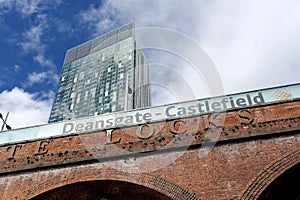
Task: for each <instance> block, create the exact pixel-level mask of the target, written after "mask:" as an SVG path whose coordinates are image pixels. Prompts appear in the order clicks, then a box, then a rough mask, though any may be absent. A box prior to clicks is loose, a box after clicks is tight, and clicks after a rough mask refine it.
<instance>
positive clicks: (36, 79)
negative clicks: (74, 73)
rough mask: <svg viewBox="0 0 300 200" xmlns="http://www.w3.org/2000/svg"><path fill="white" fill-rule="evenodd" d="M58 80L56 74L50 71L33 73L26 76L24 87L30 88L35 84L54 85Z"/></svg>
mask: <svg viewBox="0 0 300 200" xmlns="http://www.w3.org/2000/svg"><path fill="white" fill-rule="evenodd" d="M58 80H59V77H58V75H57V74H54V73H53V72H52V71H47V72H33V73H31V74H28V77H27V81H26V83H25V85H24V86H25V87H30V86H32V85H34V84H37V83H43V82H46V81H47V82H48V83H54V84H56V83H57V82H58Z"/></svg>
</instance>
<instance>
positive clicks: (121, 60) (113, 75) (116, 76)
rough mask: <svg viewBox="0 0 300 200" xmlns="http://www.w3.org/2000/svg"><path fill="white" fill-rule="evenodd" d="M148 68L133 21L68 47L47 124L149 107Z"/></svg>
mask: <svg viewBox="0 0 300 200" xmlns="http://www.w3.org/2000/svg"><path fill="white" fill-rule="evenodd" d="M149 71H150V66H149V64H148V62H147V60H146V58H145V56H144V54H143V52H142V51H140V50H137V49H136V44H135V39H134V24H133V23H131V24H128V25H125V26H123V27H121V28H119V29H116V30H114V31H111V32H109V33H107V34H105V35H102V36H100V37H97V38H95V39H93V40H90V41H88V42H86V43H83V44H81V45H79V46H76V47H74V48H72V49H69V50H68V51H67V53H66V56H65V60H64V65H63V69H62V74H61V77H60V81H59V85H58V90H57V93H56V96H55V99H54V103H53V106H52V110H51V113H50V117H49V123H51V122H57V121H64V120H70V119H76V118H81V117H86V116H95V115H101V114H104V113H110V112H118V111H124V110H131V109H134V108H143V107H149V106H150V104H151V102H150V86H149V73H150V72H149Z"/></svg>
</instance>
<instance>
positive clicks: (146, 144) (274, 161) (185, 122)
mask: <svg viewBox="0 0 300 200" xmlns="http://www.w3.org/2000/svg"><path fill="white" fill-rule="evenodd" d="M179 126H180V127H179ZM299 128H300V102H299V101H294V102H285V103H280V104H272V105H262V106H257V107H251V108H247V109H236V110H231V111H228V112H226V113H219V114H213V115H211V114H209V115H203V116H195V117H191V118H186V119H176V120H171V121H168V122H156V123H152V124H150V125H149V126H143V128H142V133H141V134H140V133H139V130H140V129H141V127H140V126H134V127H125V128H120V129H118V130H113V132H112V137H111V138H110V137H108V136H107V134H106V132H105V131H101V132H95V133H88V134H82V135H72V136H65V137H56V138H49V139H46V140H41V141H31V142H24V143H19V144H10V145H3V146H0V169H1V171H0V173H1V176H0V193H2V195H0V198H1V197H2V199H5V200H6V199H29V198H31V197H34V196H36V195H38V194H41V193H43V192H46V191H49V190H51V189H54V188H57V187H60V186H64V185H67V184H71V183H76V182H82V181H88V180H120V181H127V182H131V183H135V184H138V185H143V186H146V187H149V188H152V189H154V190H157V191H159V192H161V193H163V194H166V195H167V196H169V197H171V198H173V199H192V198H195V199H196V198H200V199H239V198H242V199H253V198H256V197H258V196H259V194H260V193H261V192H262V191H263V189H264V188H265V187H266V186H267V185H268V184H270V183H271V182H272V180H274V179H275V178H276V177H277V176H279V175H280V174H281V173H283V172H284V171H285V170H287V169H288V168H290V167H291V166H293V165H295V164H296V163H299V161H300V156H299V152H300V137H299V134H298V132H299ZM152 130H154V132H153V135H151V133H152V132H151V131H152ZM147 136H149V138H148V137H147ZM150 136H151V137H150ZM215 139H218V142H217V143H216V144H215V142H214V141H215ZM205 145H214V147H213V148H210V147H209V146H208V147H205ZM188 147H189V149H188ZM141 152H143V153H141Z"/></svg>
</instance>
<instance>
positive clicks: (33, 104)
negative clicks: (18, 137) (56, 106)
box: [0, 87, 53, 129]
mask: <svg viewBox="0 0 300 200" xmlns="http://www.w3.org/2000/svg"><path fill="white" fill-rule="evenodd" d="M52 100H53V93H49V94H48V95H47V96H46V98H45V96H43V99H39V98H38V94H32V93H28V92H25V91H24V90H23V89H20V88H17V87H16V88H13V89H12V90H10V91H9V90H5V91H3V92H2V93H0V112H1V113H2V115H6V113H7V112H9V117H8V121H7V123H8V125H10V126H11V127H12V128H13V129H16V128H21V127H27V126H33V125H38V124H44V123H47V120H48V116H49V114H50V109H51V106H52V103H51V102H52Z"/></svg>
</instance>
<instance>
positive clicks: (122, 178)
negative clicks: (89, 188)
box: [26, 172, 199, 200]
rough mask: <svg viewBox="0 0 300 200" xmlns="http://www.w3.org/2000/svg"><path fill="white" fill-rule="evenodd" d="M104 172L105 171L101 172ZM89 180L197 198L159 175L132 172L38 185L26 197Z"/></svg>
mask: <svg viewBox="0 0 300 200" xmlns="http://www.w3.org/2000/svg"><path fill="white" fill-rule="evenodd" d="M103 174H105V173H103ZM91 181H119V182H127V183H131V184H136V185H139V186H143V187H146V188H149V189H152V190H154V191H156V192H159V193H161V194H163V195H165V196H167V197H170V198H172V199H178V200H185V199H186V200H198V199H199V197H198V196H197V195H196V194H194V193H191V192H190V191H188V190H186V189H184V188H182V187H180V186H178V185H176V184H175V183H173V182H170V181H168V180H165V179H163V178H161V177H158V176H155V175H152V174H133V173H130V174H129V173H125V172H118V173H117V174H115V175H113V176H111V177H109V178H107V177H105V176H100V177H93V178H91V177H90V178H84V179H82V180H75V181H67V182H66V183H65V184H58V185H49V184H44V185H43V187H40V188H39V190H38V191H36V193H35V194H32V195H29V196H27V197H26V199H32V198H34V197H37V196H39V195H41V194H43V193H46V192H47V191H50V190H53V189H56V188H60V187H63V186H66V185H70V184H76V183H81V182H91Z"/></svg>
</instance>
